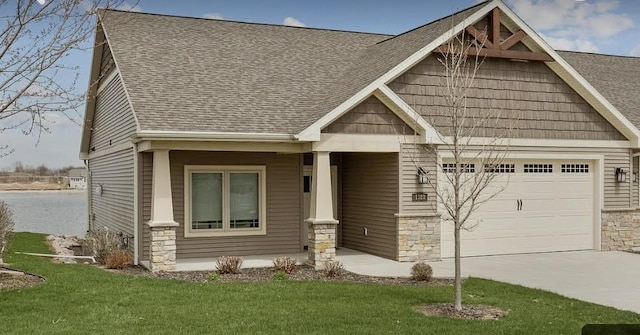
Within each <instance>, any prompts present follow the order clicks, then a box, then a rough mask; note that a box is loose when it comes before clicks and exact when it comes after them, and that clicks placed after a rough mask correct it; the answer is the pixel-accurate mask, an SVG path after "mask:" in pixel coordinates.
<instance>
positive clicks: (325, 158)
mask: <svg viewBox="0 0 640 335" xmlns="http://www.w3.org/2000/svg"><path fill="white" fill-rule="evenodd" d="M310 207H311V208H309V218H308V219H307V220H306V222H307V224H308V225H309V257H308V260H307V262H308V263H309V264H310V265H312V266H313V267H315V268H316V270H322V269H324V267H325V264H326V263H327V262H330V261H333V260H334V259H335V256H336V225H337V224H338V220H336V219H335V218H334V217H333V199H332V192H331V163H330V160H329V152H324V151H315V152H314V153H313V174H312V183H311V204H310Z"/></svg>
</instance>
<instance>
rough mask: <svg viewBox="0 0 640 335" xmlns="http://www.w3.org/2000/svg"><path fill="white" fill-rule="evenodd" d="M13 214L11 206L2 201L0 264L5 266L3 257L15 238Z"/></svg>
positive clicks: (0, 208)
mask: <svg viewBox="0 0 640 335" xmlns="http://www.w3.org/2000/svg"><path fill="white" fill-rule="evenodd" d="M13 226H14V223H13V212H12V211H11V208H9V205H7V204H6V203H5V202H3V201H0V264H3V260H2V256H4V254H5V253H6V251H7V249H8V248H9V244H10V242H11V239H12V237H13Z"/></svg>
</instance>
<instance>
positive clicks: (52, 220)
mask: <svg viewBox="0 0 640 335" xmlns="http://www.w3.org/2000/svg"><path fill="white" fill-rule="evenodd" d="M0 201H4V202H6V203H7V204H8V205H9V207H11V209H12V210H13V220H14V222H15V227H14V230H15V231H28V232H33V233H46V234H72V235H77V236H79V237H84V234H85V231H86V230H87V215H86V212H87V195H86V193H85V192H84V191H40V192H30V191H16V192H0Z"/></svg>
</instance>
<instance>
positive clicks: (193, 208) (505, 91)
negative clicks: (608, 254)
mask: <svg viewBox="0 0 640 335" xmlns="http://www.w3.org/2000/svg"><path fill="white" fill-rule="evenodd" d="M463 32H464V33H465V34H466V35H467V37H468V38H470V39H471V40H475V41H481V42H482V43H477V47H476V49H475V50H474V53H475V54H476V55H479V56H480V57H482V58H483V63H482V66H481V67H480V69H479V71H478V73H477V77H476V87H475V88H474V89H473V90H472V91H471V92H470V93H469V94H470V95H469V98H468V106H467V108H468V110H469V111H470V112H473V111H479V110H487V109H488V108H489V109H491V110H495V111H499V112H500V118H501V120H502V119H503V121H504V122H497V123H496V125H495V126H494V127H497V128H500V127H503V126H504V127H506V125H508V124H514V126H513V131H510V132H509V134H510V135H509V136H510V137H509V139H508V142H509V143H508V145H509V151H508V153H507V156H506V158H505V161H504V163H502V164H501V165H500V167H499V171H500V173H504V174H505V175H507V174H508V176H509V178H508V179H509V182H508V185H507V186H506V187H505V189H504V191H503V192H502V193H500V194H499V195H498V196H496V197H495V198H493V199H492V200H491V201H489V202H488V203H486V204H485V205H484V206H483V207H481V209H480V210H479V211H478V212H476V213H475V214H474V217H473V219H474V220H481V221H482V222H483V223H482V224H481V225H478V227H477V228H476V229H474V230H473V231H469V232H466V231H465V232H464V234H463V236H462V240H463V244H462V253H463V256H470V255H493V254H509V253H523V252H546V251H562V250H583V249H595V250H612V249H617V250H622V249H630V248H632V247H634V246H639V245H640V225H639V223H638V220H637V219H636V216H637V214H636V213H637V212H638V207H639V203H638V200H639V194H638V156H639V155H640V154H639V153H638V152H640V150H639V149H640V130H639V129H638V127H640V110H639V109H638V106H640V94H639V93H640V92H639V89H640V81H639V80H638V78H640V59H639V58H633V57H618V56H605V55H598V54H587V53H577V52H564V51H556V50H554V49H553V48H551V47H550V46H549V45H548V44H547V43H546V42H545V41H544V40H543V39H542V38H541V37H540V36H539V35H538V34H536V32H535V31H533V30H531V28H529V27H528V26H527V25H526V24H525V23H524V22H523V21H522V20H521V19H520V18H519V17H518V16H517V15H515V14H514V13H513V11H512V10H511V9H509V8H508V7H507V6H506V5H505V4H504V3H503V2H501V1H499V0H493V1H489V2H484V3H481V4H478V5H476V6H473V7H471V8H468V9H466V10H464V11H461V12H458V13H455V14H453V15H452V16H450V17H446V18H443V19H440V20H437V21H434V22H431V23H429V24H426V25H424V26H421V27H418V28H416V29H413V30H411V31H408V32H406V33H403V34H400V35H397V36H388V35H379V34H369V33H356V32H345V31H334V30H325V29H313V28H298V27H287V26H278V25H266V24H255V23H243V22H232V21H222V20H206V19H197V18H185V17H173V16H165V15H154V14H145V13H131V12H121V11H113V10H104V11H101V12H100V13H99V21H98V26H97V32H96V44H95V49H94V55H93V63H92V70H91V83H92V84H91V86H90V93H91V94H90V96H89V99H88V100H87V109H86V116H85V120H84V131H83V135H82V143H81V153H80V155H81V158H82V159H84V160H87V163H88V168H89V181H88V182H89V185H88V187H89V188H90V192H89V193H90V196H89V198H90V201H89V225H90V227H91V228H101V227H108V228H109V229H110V230H114V231H117V232H119V233H122V234H123V235H124V236H125V237H126V236H129V237H130V239H124V240H125V241H129V240H130V241H131V243H129V244H128V247H129V248H130V249H131V250H132V252H133V253H134V255H135V261H136V263H141V264H143V265H145V266H147V267H149V268H150V269H152V270H154V271H156V270H169V271H171V270H175V269H176V264H180V262H182V261H186V260H190V259H197V258H211V257H217V256H221V255H226V256H243V255H252V254H253V255H255V254H276V253H281V254H282V253H285V254H286V253H297V252H300V251H302V250H304V249H308V253H309V263H310V264H312V265H314V266H316V267H317V268H322V267H323V266H324V264H326V262H327V261H330V260H332V259H334V258H335V255H336V248H342V247H344V248H350V249H355V250H359V251H362V252H366V253H371V254H375V255H379V256H381V257H386V258H390V259H394V260H399V261H416V260H420V259H422V260H439V259H441V258H446V257H451V256H452V255H453V233H452V230H453V229H452V226H451V224H449V223H448V222H446V220H443V219H442V215H441V214H442V213H441V212H440V211H439V206H438V204H437V201H436V198H437V197H436V196H435V194H434V192H435V191H434V188H433V187H432V186H430V185H429V184H427V183H425V178H431V180H432V182H433V180H438V177H437V176H438V175H439V174H440V173H446V169H445V168H450V167H451V163H450V162H448V159H450V156H448V155H447V154H446V152H443V151H440V150H439V148H441V146H442V145H443V144H445V143H447V141H448V140H449V139H450V137H451V134H450V133H447V131H448V130H447V127H445V126H444V125H445V124H446V122H447V120H446V117H444V116H443V113H442V111H443V109H444V108H446V102H445V95H446V93H444V92H445V91H444V87H443V83H442V80H441V77H442V73H443V71H444V69H443V66H442V65H441V64H440V62H439V61H438V57H441V56H442V52H443V45H445V44H446V43H447V41H449V40H450V39H451V38H454V37H456V36H460V34H462V33H463ZM501 125H503V126H501ZM485 139H486V138H483V137H478V138H472V139H471V140H473V141H475V142H474V143H477V144H478V145H481V144H482V143H484V142H483V141H484V140H485ZM424 148H429V149H432V150H422V149H424ZM476 165H478V166H476ZM465 166H466V167H465V168H466V169H469V173H473V172H474V171H476V170H479V169H486V168H487V167H486V166H484V167H483V166H480V165H479V164H475V163H473V162H470V163H468V164H466V165H465ZM494 168H495V167H494ZM443 169H444V172H443ZM425 176H426V177H425Z"/></svg>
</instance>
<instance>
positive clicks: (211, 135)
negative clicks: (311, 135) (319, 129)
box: [136, 130, 295, 142]
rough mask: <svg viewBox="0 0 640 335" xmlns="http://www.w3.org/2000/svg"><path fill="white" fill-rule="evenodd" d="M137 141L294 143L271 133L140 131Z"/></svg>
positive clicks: (287, 135)
mask: <svg viewBox="0 0 640 335" xmlns="http://www.w3.org/2000/svg"><path fill="white" fill-rule="evenodd" d="M136 137H137V139H138V141H142V140H149V139H156V140H161V139H172V140H175V139H185V140H203V141H210V140H221V141H225V140H234V141H260V142H294V141H295V138H294V137H293V136H292V135H289V134H272V133H228V132H202V131H165V130H142V131H138V132H137V133H136Z"/></svg>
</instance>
